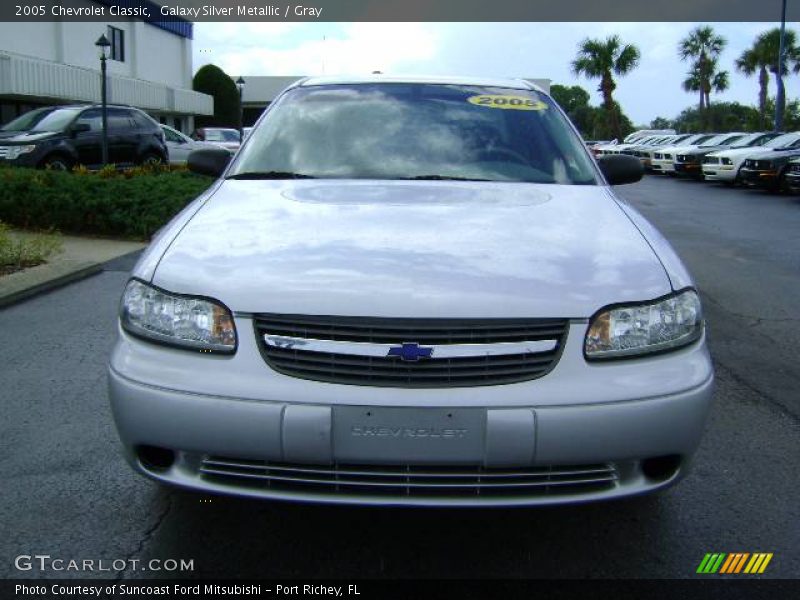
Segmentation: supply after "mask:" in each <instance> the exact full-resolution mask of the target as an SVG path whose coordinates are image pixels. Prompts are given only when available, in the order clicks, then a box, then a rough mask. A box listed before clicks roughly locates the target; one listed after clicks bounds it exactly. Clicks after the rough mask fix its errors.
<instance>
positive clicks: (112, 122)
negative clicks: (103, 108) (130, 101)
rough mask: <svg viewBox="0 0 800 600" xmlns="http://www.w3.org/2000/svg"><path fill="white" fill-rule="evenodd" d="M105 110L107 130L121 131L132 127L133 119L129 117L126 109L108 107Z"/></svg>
mask: <svg viewBox="0 0 800 600" xmlns="http://www.w3.org/2000/svg"><path fill="white" fill-rule="evenodd" d="M107 110H108V115H107V119H108V129H109V131H122V130H125V129H131V128H132V127H133V120H132V119H131V117H130V113H128V111H126V110H120V109H117V108H109V109H107Z"/></svg>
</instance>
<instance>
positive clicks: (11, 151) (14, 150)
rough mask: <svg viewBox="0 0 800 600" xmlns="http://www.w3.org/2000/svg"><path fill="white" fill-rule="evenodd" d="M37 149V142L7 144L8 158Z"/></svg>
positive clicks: (17, 156)
mask: <svg viewBox="0 0 800 600" xmlns="http://www.w3.org/2000/svg"><path fill="white" fill-rule="evenodd" d="M34 150H36V145H35V144H28V145H27V146H6V158H7V159H8V160H14V159H15V158H19V157H20V156H21V155H23V154H28V153H30V152H33V151H34Z"/></svg>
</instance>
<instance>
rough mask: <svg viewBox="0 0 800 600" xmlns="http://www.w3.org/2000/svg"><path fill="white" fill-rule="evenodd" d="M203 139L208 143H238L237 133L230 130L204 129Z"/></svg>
mask: <svg viewBox="0 0 800 600" xmlns="http://www.w3.org/2000/svg"><path fill="white" fill-rule="evenodd" d="M205 139H206V141H208V142H238V141H239V132H238V131H234V130H232V129H230V130H229V129H206V130H205Z"/></svg>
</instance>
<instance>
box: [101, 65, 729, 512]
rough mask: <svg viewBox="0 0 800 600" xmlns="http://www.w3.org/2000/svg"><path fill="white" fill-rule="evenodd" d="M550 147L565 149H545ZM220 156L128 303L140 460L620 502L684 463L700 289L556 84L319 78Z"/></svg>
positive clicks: (361, 494) (235, 483)
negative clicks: (233, 151)
mask: <svg viewBox="0 0 800 600" xmlns="http://www.w3.org/2000/svg"><path fill="white" fill-rule="evenodd" d="M388 115H392V118H391V119H390V118H388ZM320 127H323V129H320ZM321 132H324V133H321ZM390 132H391V135H390ZM508 132H513V133H512V135H510V137H504V135H503V134H504V133H506V134H507V133H508ZM433 133H435V136H434V137H430V136H431V135H432V134H433ZM557 136H563V137H561V138H559V139H560V140H561V141H560V142H559V144H558V145H552V146H543V145H539V144H540V142H541V141H544V140H547V139H555V137H557ZM437 140H439V141H442V140H444V141H446V143H438V142H437ZM285 144H289V145H290V147H291V148H292V150H291V151H288V150H287V148H288V147H287V146H285ZM545 147H548V148H551V149H552V148H560V150H559V151H556V152H555V153H554V154H553V155H552V156H548V157H544V158H545V159H544V160H542V161H541V162H536V161H537V160H541V159H542V156H541V154H540V152H541V149H542V148H545ZM550 151H551V152H553V150H550ZM562 153H563V154H562ZM223 154H224V153H223ZM455 160H457V161H460V162H453V161H455ZM226 162H227V159H225V157H224V156H222V155H221V154H220V152H219V151H214V150H202V151H199V152H198V153H196V156H195V155H192V156H190V158H189V164H190V167H191V168H193V169H194V170H197V171H204V172H208V173H221V174H222V178H221V179H220V180H219V181H218V182H217V183H215V184H214V185H213V186H212V188H211V189H209V190H208V191H207V192H205V193H204V194H203V195H202V196H201V197H200V198H198V199H197V200H195V201H194V202H193V203H192V204H191V205H190V206H188V207H187V208H186V209H185V210H184V211H183V212H182V213H181V214H179V215H178V216H177V217H176V218H175V219H174V220H173V222H172V223H171V224H170V225H168V226H167V227H166V228H164V230H162V231H161V233H160V234H159V236H158V238H157V239H156V240H154V242H153V243H152V244H151V245H150V247H149V249H148V250H147V252H146V253H145V254H144V255H143V256H142V258H141V259H140V261H139V263H138V264H137V266H136V267H135V269H134V271H133V273H132V278H131V279H130V281H129V282H128V284H127V286H126V289H125V292H124V294H123V298H122V303H121V310H120V321H119V338H118V341H117V344H116V346H115V348H114V351H113V353H112V356H111V360H110V366H109V392H110V398H111V406H112V410H113V414H114V419H115V422H116V425H117V429H118V431H119V435H120V438H121V441H122V444H123V447H124V449H125V454H126V456H127V458H128V460H129V462H130V464H131V465H132V466H133V468H134V469H136V470H137V471H139V472H140V473H142V474H144V475H146V476H148V477H150V478H152V479H154V480H156V481H159V482H162V483H166V484H174V485H179V486H183V487H187V488H191V489H195V490H200V491H204V492H219V493H226V494H236V495H241V496H250V497H259V498H273V499H286V500H300V501H313V502H335V503H354V504H394V505H449V506H472V505H476V506H477V505H506V506H510V505H538V504H553V503H573V502H583V501H588V500H600V499H611V498H618V497H622V496H628V495H632V494H640V493H645V492H650V491H655V490H659V489H662V488H665V487H667V486H669V485H671V484H673V483H675V482H677V481H678V480H679V479H680V478H682V477H683V476H684V475H685V474H686V473H687V469H688V467H689V465H690V463H691V459H692V456H693V454H694V452H695V450H696V448H697V446H698V444H699V443H700V440H701V437H702V434H703V430H704V427H705V422H706V417H707V414H708V410H709V407H710V402H711V397H712V391H713V371H712V366H711V361H710V358H709V355H708V351H707V349H706V344H705V333H704V322H703V317H702V310H701V307H700V301H699V297H698V294H697V292H696V290H695V288H694V284H693V283H692V280H691V278H690V276H689V275H688V273H687V272H686V269H685V268H684V267H683V265H682V264H681V262H680V260H679V259H678V257H677V256H676V254H675V253H674V251H673V250H672V249H671V248H670V246H669V244H668V243H667V242H666V240H665V239H664V238H663V237H661V235H660V234H659V233H658V232H656V231H655V229H654V228H653V227H652V226H651V225H650V224H649V223H648V222H647V221H646V220H645V219H644V218H643V217H642V216H641V215H640V214H638V213H637V212H636V211H635V210H633V209H632V208H631V207H629V206H627V205H626V204H624V203H623V202H622V201H620V200H619V199H618V198H616V196H615V195H614V193H613V191H612V189H611V187H609V185H608V183H624V182H629V181H633V180H636V179H638V178H640V177H641V166H640V164H638V161H637V159H635V158H633V157H627V156H609V157H604V158H603V159H601V160H600V161H599V165H598V164H597V163H595V162H594V161H593V159H592V158H591V157H590V155H589V153H588V151H587V150H586V149H585V148H584V147H583V144H582V143H581V141H580V139H579V137H578V135H577V132H576V131H575V130H574V128H572V127H571V125H570V124H569V123H568V121H567V120H566V117H565V116H564V115H563V113H562V112H561V111H560V109H559V108H558V107H557V106H556V105H555V104H554V103H553V102H552V100H551V99H550V98H549V96H547V95H546V94H545V93H543V92H542V91H541V90H539V89H537V88H535V87H533V86H532V85H531V84H529V83H527V82H521V81H516V80H512V81H508V80H482V79H460V78H441V79H422V78H419V79H413V78H412V79H400V78H397V79H394V78H389V77H386V76H380V77H377V76H376V77H366V78H353V79H334V78H317V79H310V80H306V81H303V82H300V83H298V84H296V85H294V86H293V87H292V88H290V89H289V90H287V91H285V92H284V93H283V94H282V95H281V96H280V97H279V98H278V100H276V102H275V103H273V105H271V107H270V109H269V110H268V111H267V113H266V114H265V115H264V116H263V117H262V119H261V121H260V122H259V123H258V124H257V126H256V128H255V129H254V131H253V133H252V134H251V135H250V136H249V137H248V138H247V140H246V141H245V142H244V144H243V146H242V149H241V151H240V152H239V154H238V155H237V156H236V158H235V159H234V160H233V162H232V163H231V164H230V165H228V166H226ZM598 166H599V167H600V168H599V169H598ZM604 176H605V178H604ZM578 184H579V185H578Z"/></svg>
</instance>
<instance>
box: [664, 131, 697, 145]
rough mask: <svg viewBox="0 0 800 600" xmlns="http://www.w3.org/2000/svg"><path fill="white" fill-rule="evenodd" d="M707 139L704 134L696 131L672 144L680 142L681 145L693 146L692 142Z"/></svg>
mask: <svg viewBox="0 0 800 600" xmlns="http://www.w3.org/2000/svg"><path fill="white" fill-rule="evenodd" d="M703 139H705V138H704V137H703V135H702V134H699V133H695V134H692V135H690V136H688V137H685V138H684V139H682V140H675V141H674V142H673V143H672V145H677V144H678V143H679V142H680V144H681V145H684V144H685V145H687V146H691V145H692V144H696V143H697V142H698V141H701V140H703Z"/></svg>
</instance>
